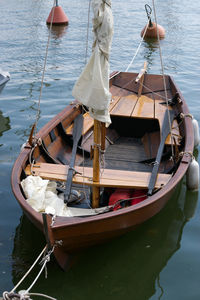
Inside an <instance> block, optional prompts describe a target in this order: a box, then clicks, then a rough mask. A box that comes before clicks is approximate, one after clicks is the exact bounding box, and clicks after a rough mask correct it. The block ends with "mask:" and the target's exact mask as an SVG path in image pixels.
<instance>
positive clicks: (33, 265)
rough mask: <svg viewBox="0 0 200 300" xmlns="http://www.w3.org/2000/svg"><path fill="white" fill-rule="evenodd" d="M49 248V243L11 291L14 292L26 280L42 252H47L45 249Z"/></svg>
mask: <svg viewBox="0 0 200 300" xmlns="http://www.w3.org/2000/svg"><path fill="white" fill-rule="evenodd" d="M46 249H47V245H46V246H45V247H44V249H43V250H42V252H41V253H40V254H39V256H38V257H37V258H36V260H35V262H34V263H33V264H32V266H31V267H30V269H29V270H28V271H27V272H26V274H25V275H24V276H23V277H22V279H21V280H20V281H19V282H18V283H17V284H16V286H15V287H14V288H13V289H12V291H11V293H14V291H15V290H16V289H17V288H18V286H19V285H20V284H21V283H22V282H23V281H24V279H25V278H26V277H27V276H28V274H29V273H30V272H31V270H32V269H33V268H34V266H35V265H36V263H37V262H38V260H39V259H40V257H41V256H42V254H43V253H44V252H45V250H46Z"/></svg>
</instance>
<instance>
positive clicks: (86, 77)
mask: <svg viewBox="0 0 200 300" xmlns="http://www.w3.org/2000/svg"><path fill="white" fill-rule="evenodd" d="M91 5H92V8H93V12H94V18H93V32H94V42H93V48H92V55H91V57H90V59H89V61H88V63H87V65H86V66H85V68H84V70H83V72H82V73H81V75H80V77H79V79H78V80H77V82H76V84H75V85H74V88H73V91H72V95H73V96H74V97H75V98H76V99H77V100H78V101H79V102H81V103H82V104H84V105H86V106H87V107H89V110H90V115H91V116H92V117H93V118H94V119H96V120H98V121H101V122H105V123H107V124H109V123H110V122H111V121H110V115H109V111H108V108H109V104H110V100H111V94H110V92H109V74H110V68H109V53H110V48H111V42H112V35H113V16H112V10H111V0H92V2H91Z"/></svg>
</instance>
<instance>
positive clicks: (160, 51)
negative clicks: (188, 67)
mask: <svg viewBox="0 0 200 300" xmlns="http://www.w3.org/2000/svg"><path fill="white" fill-rule="evenodd" d="M152 4H153V12H154V17H155V23H156V31H157V39H158V46H159V55H160V64H161V72H162V77H163V85H164V91H165V100H166V104H167V112H168V121H169V125H170V126H169V128H170V138H171V150H172V157H174V149H173V134H172V128H171V120H170V113H169V102H168V97H167V87H166V80H165V72H164V64H163V58H162V50H161V46H160V37H159V32H158V22H157V15H156V7H155V2H154V0H152Z"/></svg>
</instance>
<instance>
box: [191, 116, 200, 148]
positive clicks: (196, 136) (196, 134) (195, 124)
mask: <svg viewBox="0 0 200 300" xmlns="http://www.w3.org/2000/svg"><path fill="white" fill-rule="evenodd" d="M192 124H193V128H194V147H197V146H198V145H199V141H200V138H199V124H198V122H197V120H196V119H194V118H192Z"/></svg>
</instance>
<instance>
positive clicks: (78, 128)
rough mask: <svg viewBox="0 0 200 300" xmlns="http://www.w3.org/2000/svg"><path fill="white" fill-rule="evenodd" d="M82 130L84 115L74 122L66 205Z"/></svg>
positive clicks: (65, 198) (65, 193) (65, 194)
mask: <svg viewBox="0 0 200 300" xmlns="http://www.w3.org/2000/svg"><path fill="white" fill-rule="evenodd" d="M82 129H83V115H82V114H80V115H78V116H77V117H76V119H75V120H74V128H73V136H72V138H73V147H72V155H71V160H70V164H69V169H68V174H67V181H66V188H65V191H64V202H65V203H67V202H68V200H69V196H70V193H71V187H72V178H73V173H74V165H75V159H76V152H77V146H78V142H79V140H80V138H81V134H82Z"/></svg>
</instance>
